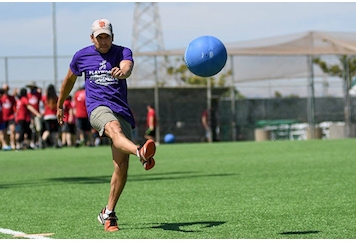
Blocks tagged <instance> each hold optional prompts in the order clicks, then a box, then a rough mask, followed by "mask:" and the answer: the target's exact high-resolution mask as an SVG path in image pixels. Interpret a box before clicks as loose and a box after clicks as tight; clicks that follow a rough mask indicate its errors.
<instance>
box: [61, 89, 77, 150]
mask: <svg viewBox="0 0 356 242" xmlns="http://www.w3.org/2000/svg"><path fill="white" fill-rule="evenodd" d="M63 115H64V117H63V122H64V124H63V126H62V146H72V136H73V135H75V116H74V109H73V106H72V96H70V95H69V96H68V97H67V99H66V100H65V101H64V103H63Z"/></svg>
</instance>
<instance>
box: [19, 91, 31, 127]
mask: <svg viewBox="0 0 356 242" xmlns="http://www.w3.org/2000/svg"><path fill="white" fill-rule="evenodd" d="M27 105H29V103H28V99H27V97H21V99H19V100H17V102H16V122H18V121H20V120H25V121H27V122H30V121H31V116H30V114H31V113H30V110H28V109H27Z"/></svg>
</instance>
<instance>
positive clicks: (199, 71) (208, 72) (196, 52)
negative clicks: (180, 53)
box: [184, 36, 227, 77]
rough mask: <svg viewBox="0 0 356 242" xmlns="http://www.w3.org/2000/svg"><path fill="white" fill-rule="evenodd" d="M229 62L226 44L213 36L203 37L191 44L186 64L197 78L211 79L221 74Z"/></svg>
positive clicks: (186, 53) (186, 51)
mask: <svg viewBox="0 0 356 242" xmlns="http://www.w3.org/2000/svg"><path fill="white" fill-rule="evenodd" d="M226 61H227V51H226V48H225V46H224V44H223V43H222V42H221V41H220V40H219V39H217V38H215V37H213V36H201V37H198V38H196V39H194V40H193V41H192V42H190V43H189V45H188V47H187V49H186V50H185V53H184V62H185V64H186V66H187V67H188V69H189V70H190V71H191V72H192V73H194V74H195V75H197V76H201V77H210V76H214V75H215V74H217V73H219V72H220V71H221V70H222V68H224V66H225V64H226Z"/></svg>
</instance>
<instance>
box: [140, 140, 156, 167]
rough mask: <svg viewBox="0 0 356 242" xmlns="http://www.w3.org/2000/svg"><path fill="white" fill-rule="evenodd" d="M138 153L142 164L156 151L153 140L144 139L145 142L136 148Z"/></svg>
mask: <svg viewBox="0 0 356 242" xmlns="http://www.w3.org/2000/svg"><path fill="white" fill-rule="evenodd" d="M138 153H139V155H140V160H141V162H142V164H143V163H145V162H146V161H148V159H149V158H151V157H153V156H154V155H155V153H156V145H155V142H154V141H153V140H151V139H148V140H146V142H145V143H144V144H143V145H141V146H140V147H139V148H138Z"/></svg>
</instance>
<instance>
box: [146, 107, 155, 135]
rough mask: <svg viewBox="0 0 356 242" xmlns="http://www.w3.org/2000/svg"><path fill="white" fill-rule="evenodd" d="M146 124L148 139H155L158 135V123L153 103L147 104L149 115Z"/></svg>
mask: <svg viewBox="0 0 356 242" xmlns="http://www.w3.org/2000/svg"><path fill="white" fill-rule="evenodd" d="M146 121H147V123H146V125H147V130H146V133H145V138H146V139H152V140H155V137H156V125H157V118H156V111H155V110H154V108H153V105H151V104H149V105H147V116H146Z"/></svg>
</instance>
